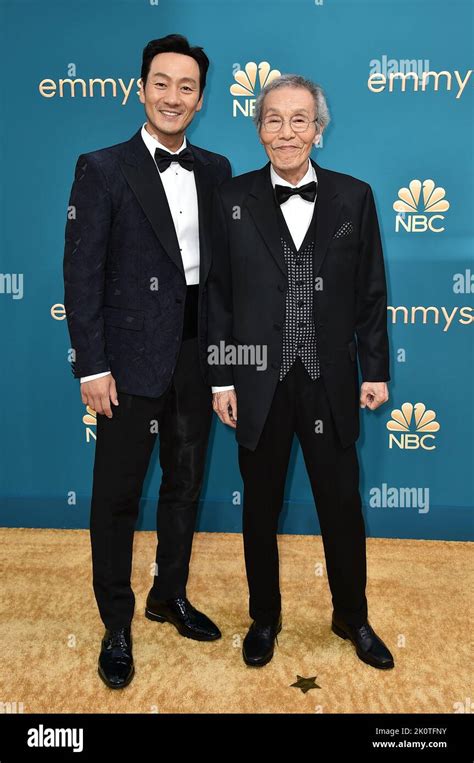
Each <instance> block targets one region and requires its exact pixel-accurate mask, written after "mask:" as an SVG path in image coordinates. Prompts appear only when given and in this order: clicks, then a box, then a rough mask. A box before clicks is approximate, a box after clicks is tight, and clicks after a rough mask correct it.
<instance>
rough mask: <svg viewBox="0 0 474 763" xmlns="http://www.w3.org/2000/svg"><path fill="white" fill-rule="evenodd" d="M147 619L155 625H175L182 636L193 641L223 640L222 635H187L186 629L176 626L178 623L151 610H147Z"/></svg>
mask: <svg viewBox="0 0 474 763" xmlns="http://www.w3.org/2000/svg"><path fill="white" fill-rule="evenodd" d="M145 617H147V618H148V620H153V621H154V622H155V623H169V624H170V625H174V627H175V628H176V630H177V631H178V633H179V634H180V635H181V636H184V638H190V639H192V640H193V641H217V639H220V638H222V633H219V634H218V635H216V636H200V635H191V634H190V633H187V632H186V630H185V629H183V628H182V627H180V626H179V625H176V623H174V622H173V621H172V620H168V618H167V617H163V615H157V614H155V613H154V612H150V610H149V609H145Z"/></svg>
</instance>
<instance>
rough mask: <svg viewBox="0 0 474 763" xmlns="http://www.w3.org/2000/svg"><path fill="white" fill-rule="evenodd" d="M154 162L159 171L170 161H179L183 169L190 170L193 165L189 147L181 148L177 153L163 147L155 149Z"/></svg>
mask: <svg viewBox="0 0 474 763" xmlns="http://www.w3.org/2000/svg"><path fill="white" fill-rule="evenodd" d="M155 162H156V164H157V166H158V169H159V171H160V172H164V171H165V170H167V169H168V167H169V166H170V164H171V162H179V163H180V165H181V167H184V169H185V170H189V171H191V170H192V168H193V165H194V156H193V152H192V151H191V149H190V148H183V150H182V151H180V152H179V153H178V154H171V153H170V152H169V151H165V150H164V149H163V148H157V149H155Z"/></svg>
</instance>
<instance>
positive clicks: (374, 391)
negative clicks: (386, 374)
mask: <svg viewBox="0 0 474 763" xmlns="http://www.w3.org/2000/svg"><path fill="white" fill-rule="evenodd" d="M387 400H388V387H387V383H386V382H368V381H365V382H362V386H361V388H360V407H361V408H365V407H366V406H367V408H370V410H371V411H375V409H376V408H378V407H379V405H382V404H383V403H386V402H387Z"/></svg>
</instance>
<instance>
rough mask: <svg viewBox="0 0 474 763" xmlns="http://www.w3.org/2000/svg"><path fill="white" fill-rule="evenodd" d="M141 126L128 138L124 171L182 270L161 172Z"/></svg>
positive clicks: (158, 235)
mask: <svg viewBox="0 0 474 763" xmlns="http://www.w3.org/2000/svg"><path fill="white" fill-rule="evenodd" d="M140 133H141V128H140V130H138V132H136V133H135V135H134V136H133V138H131V140H129V141H128V144H127V151H126V153H125V157H124V159H123V160H122V161H121V168H122V172H123V174H124V175H125V178H126V180H127V182H128V184H129V185H130V188H131V189H132V191H133V192H134V194H135V196H136V197H137V199H138V202H139V203H140V206H141V207H142V209H143V211H144V212H145V214H146V216H147V217H148V219H149V221H150V223H151V225H152V227H153V230H154V231H155V233H156V236H157V237H158V239H159V241H160V242H161V245H162V246H163V248H164V250H165V251H166V252H167V254H168V255H169V257H170V258H171V259H172V260H173V262H174V263H175V265H176V267H177V268H178V270H179V271H180V272H181V273H182V274H183V277H184V268H183V261H182V258H181V253H180V251H179V244H178V239H177V236H176V231H175V227H174V223H173V218H172V216H171V211H170V208H169V204H168V199H167V198H166V194H165V190H164V188H163V183H162V182H161V178H160V173H159V172H158V169H157V167H156V164H155V162H154V160H153V157H152V156H151V154H150V152H149V151H148V148H147V147H146V146H145V144H144V142H143V140H142V137H141V134H140Z"/></svg>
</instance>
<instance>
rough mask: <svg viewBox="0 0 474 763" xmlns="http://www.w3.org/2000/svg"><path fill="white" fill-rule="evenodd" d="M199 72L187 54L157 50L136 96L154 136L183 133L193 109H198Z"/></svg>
mask: <svg viewBox="0 0 474 763" xmlns="http://www.w3.org/2000/svg"><path fill="white" fill-rule="evenodd" d="M199 75H200V73H199V66H198V64H197V62H196V61H195V60H194V58H191V56H185V55H183V54H182V53H158V55H156V56H155V57H154V58H153V60H152V62H151V64H150V71H149V73H148V77H147V81H146V85H145V87H144V88H143V87H141V88H140V94H139V98H140V102H141V103H143V104H144V106H145V112H146V115H147V118H148V121H149V122H150V124H151V125H152V127H153V129H154V132H156V133H157V134H158V135H160V133H161V134H162V135H168V136H173V135H179V134H183V133H184V131H185V130H186V127H187V126H188V125H189V123H190V122H191V121H192V119H193V117H194V114H195V113H196V111H199V110H200V109H201V107H202V96H201V97H199Z"/></svg>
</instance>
